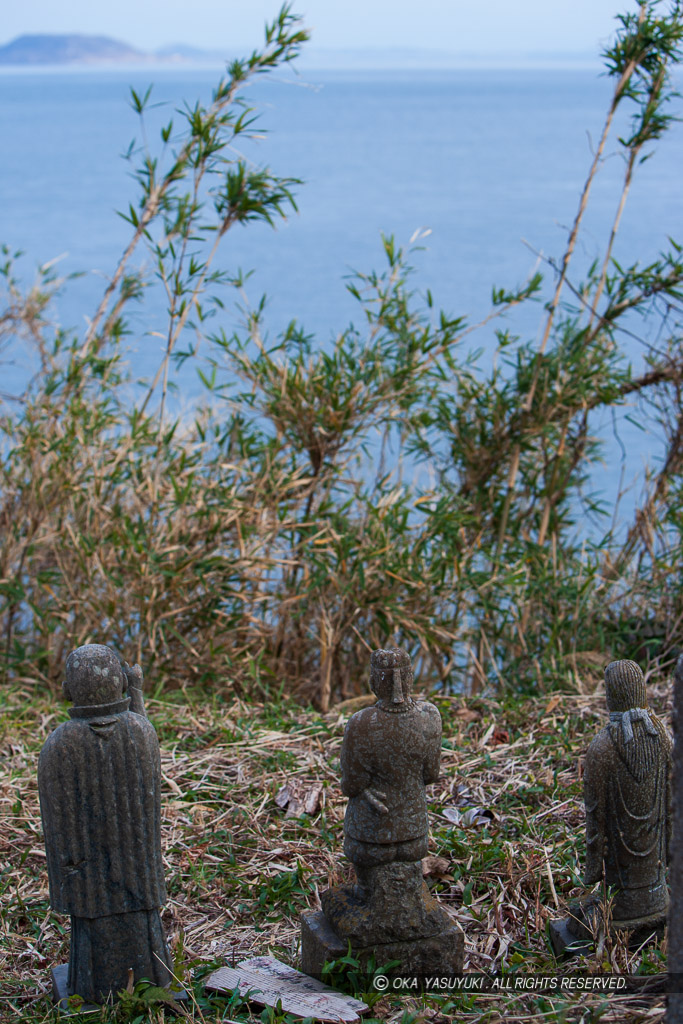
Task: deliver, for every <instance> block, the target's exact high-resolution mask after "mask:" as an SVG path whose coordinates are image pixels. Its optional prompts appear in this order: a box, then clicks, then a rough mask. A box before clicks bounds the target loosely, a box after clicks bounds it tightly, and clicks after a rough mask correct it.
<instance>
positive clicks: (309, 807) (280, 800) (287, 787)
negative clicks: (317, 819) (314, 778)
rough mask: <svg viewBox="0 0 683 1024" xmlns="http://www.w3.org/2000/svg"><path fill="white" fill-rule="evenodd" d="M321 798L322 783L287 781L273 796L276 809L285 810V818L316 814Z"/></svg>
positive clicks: (298, 780)
mask: <svg viewBox="0 0 683 1024" xmlns="http://www.w3.org/2000/svg"><path fill="white" fill-rule="evenodd" d="M322 796H323V784H322V782H304V781H302V780H301V779H288V780H287V782H285V784H284V786H281V787H280V789H279V790H278V791H277V793H276V794H275V803H276V804H277V806H278V807H282V808H285V807H286V808H287V813H286V814H285V818H299V817H301V815H302V814H316V813H317V812H318V811H319V810H320V805H321V804H322Z"/></svg>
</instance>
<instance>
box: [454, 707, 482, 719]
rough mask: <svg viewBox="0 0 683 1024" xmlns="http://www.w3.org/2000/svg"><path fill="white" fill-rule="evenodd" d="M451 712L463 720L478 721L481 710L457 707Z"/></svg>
mask: <svg viewBox="0 0 683 1024" xmlns="http://www.w3.org/2000/svg"><path fill="white" fill-rule="evenodd" d="M453 714H454V715H455V717H456V718H460V719H462V721H463V722H478V721H480V719H481V712H480V711H474V710H473V709H472V708H457V709H456V710H455V711H454V712H453Z"/></svg>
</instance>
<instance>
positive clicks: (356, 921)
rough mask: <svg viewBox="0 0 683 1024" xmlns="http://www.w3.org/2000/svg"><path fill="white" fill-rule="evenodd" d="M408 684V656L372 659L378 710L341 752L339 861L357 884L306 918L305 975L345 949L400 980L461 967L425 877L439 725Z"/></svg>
mask: <svg viewBox="0 0 683 1024" xmlns="http://www.w3.org/2000/svg"><path fill="white" fill-rule="evenodd" d="M412 683H413V669H412V665H411V663H410V658H409V657H408V655H407V653H406V652H405V651H403V650H401V649H400V648H392V649H390V650H378V651H374V652H373V654H372V657H371V660H370V685H371V687H372V689H373V691H374V693H375V695H376V697H377V702H376V703H375V704H374V705H372V707H369V708H365V709H364V710H362V711H358V712H357V713H356V714H355V715H353V716H352V717H351V718H350V719H349V721H348V723H347V725H346V730H345V732H344V739H343V742H342V751H341V788H342V792H343V793H344V795H345V796H348V797H349V803H348V806H347V809H346V816H345V819H344V853H345V854H346V856H347V857H348V859H349V860H350V861H351V863H352V864H353V866H354V869H355V873H356V879H357V881H356V884H355V885H348V886H339V887H337V888H335V889H328V890H327V891H326V892H323V893H322V894H321V904H322V908H323V913H322V915H320V914H319V915H307V916H306V917H305V918H304V921H303V923H302V928H303V932H302V956H303V961H304V963H303V969H304V971H306V972H307V973H312V974H315V973H319V970H320V967H321V964H322V960H321V957H322V959H323V960H324V959H334V956H333V955H331V954H332V953H333V952H334V949H335V948H343V952H342V954H341V955H344V953H345V952H346V949H347V944H348V942H350V943H351V946H352V949H353V950H354V951H355V952H356V953H357V954H359V953H360V954H361V959H362V958H363V955H364V954H365V953H367V952H368V951H369V950H372V952H373V954H374V957H375V963H376V964H378V965H379V964H380V962H386V961H387V960H390V959H399V960H400V961H401V963H402V968H403V969H404V970H416V971H418V972H420V973H421V972H422V971H423V970H424V971H428V970H439V969H442V970H447V971H448V970H458V969H460V968H461V967H462V946H463V937H462V933H461V932H459V931H458V929H457V928H455V926H454V925H453V924H452V922H451V919H450V918H449V916H448V914H447V913H446V912H445V911H444V910H443V909H442V908H440V907H439V905H438V903H437V902H436V900H435V899H434V898H433V897H432V896H431V895H430V894H429V891H428V889H427V886H426V884H425V882H424V880H423V876H422V864H421V860H422V858H423V857H424V856H426V854H427V848H428V847H427V844H428V837H429V822H428V818H427V799H426V794H425V786H427V785H428V784H429V783H430V782H436V780H437V779H438V777H439V764H440V758H441V716H440V715H439V712H438V710H437V709H436V707H435V706H434V705H433V704H429V703H426V702H424V701H415V700H413V698H412V697H411V689H412ZM323 918H324V920H322V919H323ZM323 933H324V934H323ZM335 943H336V946H335ZM378 956H379V958H380V959H378ZM382 958H384V959H382Z"/></svg>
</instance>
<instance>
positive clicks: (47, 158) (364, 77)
mask: <svg viewBox="0 0 683 1024" xmlns="http://www.w3.org/2000/svg"><path fill="white" fill-rule="evenodd" d="M217 77H218V76H217V74H215V73H213V72H210V71H201V72H200V71H182V72H180V71H177V70H176V71H167V70H164V71H154V70H150V69H146V70H144V71H141V72H140V71H131V70H127V71H88V72H47V71H46V72H42V73H33V72H30V73H24V72H21V73H17V72H14V73H7V72H6V73H3V74H0V128H1V132H2V140H3V144H2V160H0V241H5V242H7V243H8V244H9V245H10V246H12V247H18V248H22V249H23V250H25V252H26V254H27V256H26V258H25V260H24V266H25V270H26V273H27V274H28V273H29V272H30V271H31V269H32V267H33V266H35V265H36V264H37V263H39V262H42V261H46V260H49V259H52V258H54V257H56V256H59V255H61V254H63V253H66V256H65V258H64V259H63V260H62V262H61V263H60V269H61V270H62V272H65V273H66V272H69V271H75V270H86V271H89V273H88V274H87V276H85V277H84V278H82V279H81V280H79V281H77V282H73V283H72V284H70V285H69V288H68V292H67V293H66V294H65V296H64V297H63V299H62V300H61V302H60V305H59V317H60V320H61V322H62V324H64V325H69V326H72V327H75V328H77V329H78V330H82V329H83V328H84V325H85V322H86V318H87V317H88V316H89V315H91V314H92V312H93V311H94V309H95V306H96V304H97V300H98V297H99V296H100V294H101V292H102V289H103V287H104V284H105V281H106V277H107V275H108V274H110V273H111V272H112V271H113V269H114V267H115V265H116V260H117V257H118V255H119V254H120V252H121V250H122V248H123V247H124V245H125V243H126V241H127V239H128V237H129V229H128V226H127V225H126V224H125V223H124V222H123V221H122V220H121V219H120V218H119V217H117V216H116V213H115V211H116V210H117V209H125V208H127V205H128V202H129V201H131V200H133V201H134V200H135V198H136V186H135V183H134V182H133V181H132V180H131V177H130V165H128V164H127V163H125V162H124V161H123V160H122V159H121V158H120V154H121V153H123V152H124V151H125V150H126V149H127V147H128V143H129V142H130V140H131V138H132V137H134V136H135V137H137V138H138V139H139V137H140V129H139V124H138V121H137V118H136V116H135V114H134V113H133V111H132V110H131V109H130V107H129V106H128V103H127V97H128V87H129V85H132V86H134V87H135V88H136V89H138V90H141V89H142V90H143V91H144V89H145V88H146V86H147V84H149V82H150V81H153V82H154V90H153V99H154V100H156V102H158V103H162V104H164V106H163V107H162V108H161V109H160V110H157V111H153V112H152V115H151V122H152V128H153V127H154V126H155V125H156V124H157V123H159V122H161V120H164V121H165V120H168V117H169V116H170V114H171V112H172V110H173V108H174V107H175V106H178V105H179V104H180V103H181V102H182V100H187V101H188V102H190V103H192V102H194V100H195V99H196V98H197V97H201V98H203V99H208V96H209V93H210V89H211V86H212V85H213V84H214V83H215V81H216V78H217ZM609 94H610V84H609V82H608V81H607V80H605V79H603V78H600V77H598V75H597V73H595V72H592V71H585V70H582V71H555V72H548V71H490V70H487V71H467V72H433V73H430V72H410V73H405V74H401V73H395V72H383V73H374V74H373V73H367V72H362V73H352V72H348V73H343V72H336V73H334V74H332V73H322V72H308V73H307V75H306V77H305V78H304V77H303V76H302V77H301V78H299V79H296V78H295V77H294V76H292V75H289V74H287V75H282V76H281V77H280V78H279V79H278V81H275V82H269V81H264V82H261V83H259V84H258V85H257V86H256V87H254V88H252V89H251V90H250V92H249V97H250V99H252V100H253V101H254V103H256V104H258V105H259V106H260V107H261V108H262V110H263V120H262V122H261V123H262V126H263V127H264V128H267V129H268V131H269V134H268V136H267V138H266V140H265V141H263V142H261V143H259V145H258V149H256V148H254V146H253V145H250V146H249V147H248V154H249V156H250V157H252V158H254V159H255V160H257V161H258V162H260V163H264V164H268V165H269V166H270V167H271V168H272V170H273V171H274V172H276V173H278V174H283V175H291V176H295V177H301V178H303V179H304V180H305V182H306V184H305V185H304V186H303V187H302V188H301V189H300V190H299V192H298V204H299V209H300V213H299V215H298V216H297V215H294V216H293V217H292V218H291V219H290V220H289V221H288V222H287V223H286V224H283V225H280V226H279V227H278V229H277V231H272V230H271V229H270V228H267V227H265V226H261V225H257V226H250V227H248V228H239V229H237V230H236V231H234V232H232V233H231V234H229V235H228V236H227V238H226V239H225V245H224V249H223V255H222V261H221V265H222V266H223V267H225V268H228V269H231V270H235V269H236V268H238V267H240V268H242V269H243V270H248V269H252V268H253V269H255V271H256V273H255V274H254V275H253V277H252V278H251V279H250V281H249V284H248V294H249V298H250V300H251V301H252V302H253V303H255V302H256V301H257V300H258V299H259V297H260V295H261V293H262V292H266V293H267V294H268V296H269V305H268V313H267V325H268V328H269V331H270V334H271V336H274V335H276V334H277V333H278V331H279V330H281V329H282V328H283V327H284V326H285V325H286V324H287V323H288V322H289V321H290V320H292V319H294V318H296V319H297V320H299V321H301V322H302V323H303V324H304V325H305V327H306V328H307V330H308V331H310V332H313V333H315V334H316V336H317V337H318V338H319V340H320V343H321V344H327V343H329V341H330V339H331V338H332V337H333V336H334V335H335V334H336V333H337V332H338V331H339V330H341V329H342V328H343V327H345V326H346V325H347V324H348V322H349V321H350V320H354V319H355V320H356V322H358V323H360V322H361V318H360V316H359V311H358V307H357V305H356V304H355V303H354V301H353V300H352V299H351V298H350V297H349V296H348V295H347V294H346V292H345V288H344V280H343V279H344V277H345V275H347V274H348V273H349V270H350V268H356V269H361V270H370V269H371V268H381V266H382V254H381V247H380V238H379V236H380V232H381V231H384V232H385V233H393V234H395V235H396V237H397V240H398V241H399V242H402V243H407V242H408V239H409V238H410V236H411V235H412V233H413V232H414V231H415V229H417V228H419V227H428V228H431V235H430V236H429V237H428V238H427V239H426V240H425V242H424V243H423V244H425V245H426V247H427V248H426V251H424V252H422V253H420V254H417V255H416V256H415V261H414V262H415V265H416V267H417V270H418V273H417V275H416V278H415V283H416V287H418V288H426V287H429V288H430V289H431V291H432V293H433V295H434V299H435V303H436V305H437V307H438V306H440V307H443V308H445V309H446V310H447V311H448V312H449V313H452V314H458V315H461V314H468V315H470V316H471V317H473V318H474V317H478V316H481V315H482V314H484V313H485V312H486V310H487V308H488V301H489V297H490V292H491V286H492V285H494V284H495V285H496V286H499V287H500V286H506V287H511V286H514V285H516V284H520V283H522V282H523V281H524V279H525V278H526V277H527V275H528V274H529V273H530V272H531V270H532V268H533V265H534V262H535V258H534V256H533V255H532V253H531V252H530V251H529V249H528V248H527V247H526V246H525V245H524V243H523V241H522V240H523V239H526V240H527V241H528V243H529V244H530V245H531V246H533V247H534V249H538V250H542V251H543V252H544V253H546V254H549V255H552V254H555V255H557V256H559V255H561V253H562V250H563V245H564V242H565V239H566V235H567V228H568V226H569V225H570V224H571V222H572V220H573V217H574V214H575V210H576V205H577V201H578V195H579V191H580V188H581V186H582V184H583V181H584V178H585V175H586V172H587V169H588V166H589V163H590V159H591V145H592V140H596V141H597V138H598V136H599V133H600V130H601V127H602V123H603V119H604V112H605V109H606V104H607V99H608V96H609ZM154 138H155V132H154V131H152V130H151V129H150V139H152V140H154ZM616 148H617V146H616V142H613V143H612V146H611V148H610V150H609V154H610V155H609V157H608V159H607V160H606V162H605V166H604V168H603V171H602V174H601V176H600V178H599V179H598V182H597V184H596V187H595V189H594V193H593V200H592V207H591V214H590V217H589V218H588V221H587V230H586V231H585V232H584V236H583V240H582V243H581V247H580V258H581V260H582V261H583V265H584V266H586V265H587V264H588V263H589V262H590V261H591V260H592V259H593V258H594V257H595V256H596V255H597V254H598V253H599V251H600V247H601V245H602V244H603V243H604V240H605V238H606V236H607V233H608V229H609V224H610V223H611V219H612V216H613V213H614V209H615V205H616V202H617V198H618V185H619V182H620V180H621V176H622V173H623V163H622V160H621V158H620V157H619V156H618V155H615V149H616ZM681 167H683V130H681V129H680V128H679V127H675V128H674V130H673V131H672V132H671V133H670V136H669V137H668V138H667V139H665V140H664V141H663V142H662V143H661V144H660V146H659V148H658V151H657V154H656V156H655V158H654V159H652V160H649V161H648V162H647V163H645V164H644V165H643V167H642V168H641V173H640V176H639V178H638V179H637V181H636V183H635V185H634V188H633V191H632V194H631V197H630V199H629V203H628V206H627V209H626V214H625V217H624V222H623V229H622V232H621V236H620V239H619V243H618V246H617V249H616V252H615V255H616V256H617V258H618V259H620V260H623V261H624V262H629V261H632V260H634V259H635V258H639V259H641V260H649V259H652V258H654V257H655V256H656V255H657V253H658V251H659V250H660V248H661V247H662V246H663V245H664V244H665V240H666V236H667V234H671V235H674V237H678V238H679V239H683V215H682V207H683V202H682V200H681V189H680V168H681ZM227 300H228V301H229V302H232V301H233V300H232V297H231V295H230V294H229V295H228V296H227ZM161 312H162V307H161V303H160V302H155V300H154V299H152V301H151V302H150V303H149V306H148V309H147V311H146V312H144V313H143V312H141V313H137V314H136V315H135V316H134V318H133V327H134V334H133V338H132V344H133V345H134V347H135V349H136V352H137V355H136V360H135V368H136V371H137V372H139V373H148V374H151V373H153V372H154V370H155V368H156V366H157V364H158V360H159V347H160V344H161V342H160V340H159V339H158V338H154V337H153V336H150V332H151V331H154V330H159V329H161V330H163V325H162V322H161ZM540 319H541V317H540V311H538V310H537V311H535V312H534V310H530V311H528V312H526V313H524V312H523V313H522V315H521V316H516V315H515V316H514V317H513V318H511V319H510V320H509V321H508V325H509V326H510V328H511V329H512V330H513V331H514V332H515V333H520V334H522V335H523V336H525V337H526V336H528V337H535V335H536V333H537V329H538V324H539V322H540ZM238 322H239V313H238V312H236V311H232V307H229V308H228V310H227V311H226V313H225V317H224V323H225V326H226V330H227V331H228V332H229V331H230V330H231V329H232V328H233V327H234V326H235V325H236V324H237V323H238ZM492 338H493V332H492V329H490V328H489V329H487V330H486V331H485V332H483V333H482V334H481V335H478V336H475V337H474V338H473V340H472V344H473V346H477V347H478V346H479V345H482V346H484V348H485V349H486V348H488V349H489V350H490V349H491V347H492ZM632 355H633V358H634V359H635V360H636V361H639V360H640V358H641V349H640V347H639V346H638V344H637V342H633V343H632ZM26 366H27V360H26V359H25V358H24V359H22V358H21V356H20V357H19V358H18V359H17V365H16V366H14V367H10V368H8V370H7V372H6V373H5V372H3V376H4V381H3V384H4V388H5V389H6V388H7V387H8V385H12V384H13V383H14V384H16V383H17V382H18V381H19V380H21V379H22V378H23V377H24V376H25V374H26ZM181 390H182V394H183V396H184V397H185V398H186V399H187V400H190V399H192V398H193V396H195V395H197V394H198V393H199V386H198V385H197V382H196V378H195V376H194V371H193V370H192V369H188V372H187V374H186V375H185V376H184V377H183V378H182V379H181ZM623 429H624V431H625V433H624V434H623V437H624V438H625V440H626V442H627V446H628V447H629V458H630V462H629V466H628V467H627V472H626V478H627V479H628V478H629V477H630V476H632V475H633V472H635V471H636V470H639V469H640V468H641V465H642V460H643V459H644V458H646V457H648V456H650V455H652V454H655V455H656V453H657V450H658V438H657V436H656V431H655V433H654V434H651V435H648V434H644V435H643V434H640V433H639V432H636V431H633V430H632V428H629V427H628V424H626V425H625V427H624V428H623ZM619 459H620V452H619V449H618V446H616V445H615V444H614V443H613V442H611V447H610V454H609V456H608V466H607V469H608V473H607V477H606V478H605V479H606V480H607V482H608V484H609V488H610V489H611V490H612V491H613V490H614V489H615V487H616V485H617V482H618V477H619V472H620V466H619Z"/></svg>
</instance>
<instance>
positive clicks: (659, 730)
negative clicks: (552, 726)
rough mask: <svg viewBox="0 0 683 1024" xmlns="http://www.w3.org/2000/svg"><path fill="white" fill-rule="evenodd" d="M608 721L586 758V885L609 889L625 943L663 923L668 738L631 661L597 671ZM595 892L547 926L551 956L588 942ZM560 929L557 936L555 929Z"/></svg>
mask: <svg viewBox="0 0 683 1024" xmlns="http://www.w3.org/2000/svg"><path fill="white" fill-rule="evenodd" d="M605 693H606V697H607V709H608V711H609V723H608V724H607V725H606V726H605V727H604V728H603V729H601V730H600V732H599V733H598V735H597V736H596V737H595V739H594V740H593V742H592V743H591V745H590V746H589V748H588V751H587V753H586V760H585V768H584V777H583V781H584V802H585V805H586V870H585V873H584V881H585V883H586V885H593V884H594V883H596V882H602V883H604V885H605V886H608V887H610V893H611V897H612V900H611V917H610V921H609V923H610V926H611V928H612V930H613V931H628V932H631V940H632V942H636V943H640V942H643V941H646V940H647V938H648V937H649V936H650V935H652V934H653V933H661V931H662V930H663V928H664V925H665V923H666V913H667V906H668V901H669V897H668V890H667V885H666V866H667V863H668V860H669V845H670V836H671V824H672V819H671V785H672V779H671V771H672V768H671V740H670V738H669V735H668V733H667V731H666V729H665V728H664V726H663V724H662V723H661V722H660V720H659V719H658V718H657V716H656V715H655V714H654V713H653V712H652V711H650V709H649V708H648V704H647V693H646V688H645V680H644V678H643V673H642V672H641V670H640V667H639V666H638V665H637V664H636V663H635V662H634V661H613V662H611V663H610V664H609V665H608V666H607V668H606V669H605ZM603 902H604V900H603V893H602V892H597V893H594V894H591V895H590V896H588V897H587V898H586V899H584V900H583V901H582V902H581V903H578V904H575V905H573V906H572V907H571V908H570V910H571V917H570V918H569V919H568V920H567V921H566V922H565V923H563V922H555V923H554V925H555V927H554V930H553V925H552V924H551V938H552V939H553V943H554V945H555V948H556V951H558V952H562V951H564V949H565V948H567V945H570V947H571V945H572V944H574V940H576V939H579V940H590V939H591V937H592V936H593V935H594V934H595V932H596V926H597V927H598V928H601V927H603V926H604V923H605V922H604V921H603V918H602V912H603V911H602V907H603ZM563 928H564V931H563Z"/></svg>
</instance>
